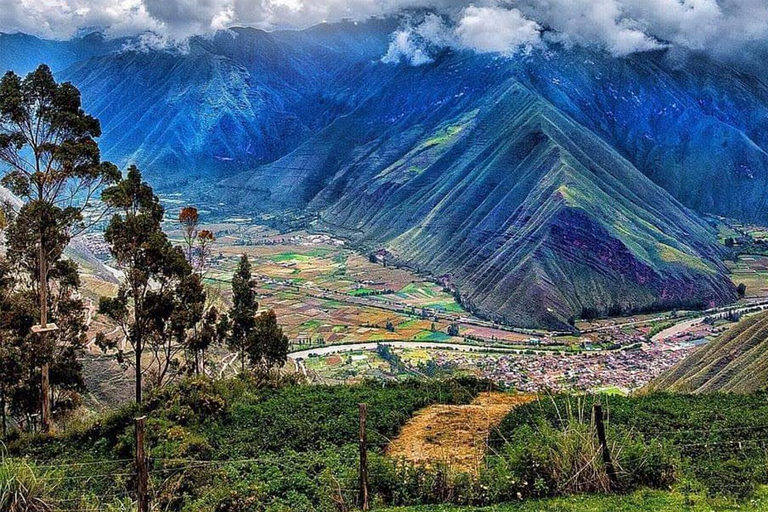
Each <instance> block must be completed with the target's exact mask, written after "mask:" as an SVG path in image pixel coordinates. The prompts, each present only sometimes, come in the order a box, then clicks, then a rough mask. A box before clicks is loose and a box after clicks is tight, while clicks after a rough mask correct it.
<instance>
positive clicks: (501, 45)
mask: <svg viewBox="0 0 768 512" xmlns="http://www.w3.org/2000/svg"><path fill="white" fill-rule="evenodd" d="M456 36H457V37H458V40H459V43H460V45H461V46H463V47H464V48H470V49H473V50H476V51H478V52H490V53H501V54H504V55H510V54H514V53H515V52H517V51H518V50H519V49H520V48H531V47H533V46H535V45H537V44H538V43H539V42H540V39H541V26H540V25H539V24H538V23H536V22H535V21H532V20H529V19H526V18H525V17H523V15H522V14H521V13H520V11H518V10H517V9H504V8H500V7H475V6H474V5H472V6H469V7H467V8H466V9H464V11H462V13H461V18H460V20H459V22H458V24H457V26H456Z"/></svg>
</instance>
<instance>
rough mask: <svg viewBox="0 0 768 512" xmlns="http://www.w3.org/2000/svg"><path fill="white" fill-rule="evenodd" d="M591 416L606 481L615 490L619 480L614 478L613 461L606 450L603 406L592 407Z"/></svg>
mask: <svg viewBox="0 0 768 512" xmlns="http://www.w3.org/2000/svg"><path fill="white" fill-rule="evenodd" d="M592 416H593V417H594V421H595V428H596V430H597V440H598V442H599V443H600V449H601V450H602V452H603V463H604V464H605V471H606V473H608V480H609V481H610V486H611V490H615V489H616V487H617V485H618V483H619V479H618V477H617V476H616V469H615V468H614V467H613V460H611V451H610V449H609V448H608V441H607V440H606V439H605V425H604V424H603V406H602V405H601V404H593V405H592Z"/></svg>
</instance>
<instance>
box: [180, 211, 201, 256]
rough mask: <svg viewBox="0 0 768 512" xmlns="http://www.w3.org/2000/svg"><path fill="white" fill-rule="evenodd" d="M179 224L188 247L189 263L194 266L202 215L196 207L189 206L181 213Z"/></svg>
mask: <svg viewBox="0 0 768 512" xmlns="http://www.w3.org/2000/svg"><path fill="white" fill-rule="evenodd" d="M179 224H181V229H182V234H183V236H184V243H185V244H186V246H187V261H189V264H190V265H191V264H192V251H193V249H194V247H195V242H196V241H197V234H198V226H199V224H200V214H199V213H198V211H197V208H195V207H194V206H187V207H184V208H182V209H181V211H180V212H179Z"/></svg>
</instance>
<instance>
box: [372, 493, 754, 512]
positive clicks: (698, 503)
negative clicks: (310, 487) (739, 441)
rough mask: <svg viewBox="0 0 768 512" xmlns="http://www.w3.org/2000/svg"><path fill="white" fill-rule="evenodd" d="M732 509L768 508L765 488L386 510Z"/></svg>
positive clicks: (585, 511) (710, 511) (618, 511)
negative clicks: (738, 496)
mask: <svg viewBox="0 0 768 512" xmlns="http://www.w3.org/2000/svg"><path fill="white" fill-rule="evenodd" d="M731 510H753V511H758V512H761V511H768V488H766V487H761V488H760V489H759V491H758V492H757V493H756V495H755V497H754V498H753V499H752V500H750V501H749V503H748V504H745V503H743V502H737V501H734V500H730V499H726V498H709V497H706V496H704V495H701V494H688V493H684V492H681V491H680V490H675V491H672V492H668V491H651V490H641V491H636V492H634V493H632V494H629V495H616V496H604V495H581V496H568V497H564V498H551V499H542V500H525V501H521V502H518V503H507V504H502V505H493V506H490V507H451V506H432V507H399V508H389V509H386V512H651V511H661V512H667V511H668V512H681V511H685V512H705V511H706V512H715V511H716V512H720V511H723V512H725V511H731Z"/></svg>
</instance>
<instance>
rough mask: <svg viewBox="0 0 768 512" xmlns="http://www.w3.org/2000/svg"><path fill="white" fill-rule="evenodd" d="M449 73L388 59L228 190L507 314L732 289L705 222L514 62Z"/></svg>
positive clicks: (689, 300)
mask: <svg viewBox="0 0 768 512" xmlns="http://www.w3.org/2000/svg"><path fill="white" fill-rule="evenodd" d="M477 64H478V61H477V60H476V59H475V58H474V57H471V56H467V55H463V56H452V57H446V58H445V60H444V61H443V62H442V63H441V64H440V65H441V66H446V67H447V68H448V69H452V70H454V72H457V71H458V70H462V68H465V67H467V66H468V67H474V66H477ZM495 65H496V63H495V61H494V60H487V61H486V62H485V63H484V64H483V66H489V67H491V68H492V67H493V66H495ZM374 66H375V65H374ZM374 73H375V71H374ZM461 74H462V76H463V77H464V79H462V80H445V77H444V76H443V75H442V74H440V73H434V72H432V71H430V69H428V68H411V67H405V66H403V67H398V68H389V69H388V70H387V73H386V75H387V78H386V82H385V83H384V86H383V87H381V89H380V90H379V92H378V93H377V94H376V95H374V96H372V97H371V98H370V99H368V100H367V101H365V102H363V103H362V104H361V105H360V107H358V108H357V109H355V111H354V112H352V113H350V114H349V115H346V116H344V117H342V118H340V119H338V120H336V121H335V122H333V123H332V124H331V125H329V126H328V127H327V128H325V129H324V130H322V131H321V132H320V133H319V134H318V135H316V136H314V137H312V138H311V139H310V140H308V141H307V142H305V143H304V144H302V145H301V146H299V148H297V149H296V150H295V151H293V152H292V153H290V154H289V155H287V156H285V157H283V158H282V159H280V160H278V161H276V162H274V163H272V164H270V165H267V166H263V167H261V168H259V169H257V170H256V171H252V172H248V173H243V174H242V175H239V176H237V177H234V178H230V179H228V180H226V181H225V182H224V183H223V188H224V190H225V193H226V195H227V197H229V198H239V199H240V200H241V201H243V202H247V201H253V199H254V198H255V197H256V198H258V201H259V202H260V203H262V204H270V203H271V204H273V205H275V207H277V208H296V207H299V206H304V207H307V208H309V209H311V210H315V211H317V212H319V215H320V218H321V223H322V225H324V226H326V227H328V228H330V229H332V230H334V231H335V232H337V233H338V232H340V233H344V234H346V235H347V236H349V237H350V238H351V239H353V240H355V241H356V242H357V243H359V244H361V245H364V246H367V247H371V248H379V247H383V248H385V249H386V250H387V251H388V252H389V253H390V258H393V259H395V260H397V261H398V262H400V263H403V264H407V265H411V266H414V267H417V268H419V269H421V270H426V271H429V272H432V273H433V274H435V275H440V276H443V278H444V279H447V280H449V281H450V283H451V285H452V286H454V287H455V288H456V289H457V291H458V294H459V296H460V298H461V301H462V303H463V304H464V305H465V306H467V307H468V308H470V309H471V310H473V311H474V312H476V313H477V314H480V315H481V316H485V317H488V318H493V319H496V320H499V321H502V322H506V323H511V324H515V325H523V326H527V327H540V326H542V325H545V326H548V327H554V328H561V329H562V328H567V321H568V319H569V318H572V317H577V316H587V315H591V314H600V313H602V314H605V313H609V312H612V313H616V312H634V311H641V310H646V309H662V308H674V307H696V306H702V305H712V304H719V303H723V302H727V301H729V300H732V299H733V298H734V291H733V285H732V284H731V283H730V282H729V281H728V279H727V278H726V277H725V275H724V272H725V270H724V267H723V265H722V263H720V257H721V253H720V251H719V249H718V247H717V246H716V244H715V243H714V237H713V233H712V232H711V229H710V228H709V227H708V226H707V225H706V224H704V223H703V222H702V221H700V220H699V219H698V218H697V216H696V215H694V214H693V213H692V212H691V211H690V210H688V209H687V208H685V207H684V206H682V205H681V204H680V203H678V202H677V201H676V200H675V199H673V198H672V197H671V196H670V195H669V194H667V193H666V192H665V191H664V190H662V189H661V188H660V187H658V186H657V185H655V184H654V183H653V182H652V181H651V180H649V179H648V178H647V177H646V176H644V175H643V174H642V173H641V172H640V171H639V170H638V169H637V168H635V167H634V166H633V165H632V164H631V163H630V162H629V161H627V160H626V159H625V158H623V157H622V156H621V155H620V154H619V153H618V152H617V151H615V150H614V149H612V148H611V147H610V146H608V145H607V144H606V143H605V141H604V140H602V139H601V138H600V137H598V136H597V135H595V134H594V133H593V132H591V131H590V130H588V129H586V128H585V127H583V126H582V125H580V124H579V123H577V122H575V121H574V120H573V119H571V118H569V117H568V116H567V115H565V114H563V113H562V112H561V111H560V110H559V109H557V108H556V107H555V106H554V105H552V104H551V103H550V102H549V101H547V100H546V99H545V98H544V97H542V96H541V95H540V94H538V93H537V92H536V91H534V90H532V89H531V88H530V87H529V86H528V85H526V84H524V83H522V82H521V81H520V80H519V79H518V78H517V77H516V76H515V73H506V74H498V75H496V76H497V77H498V83H489V82H488V80H487V74H486V73H483V68H482V67H481V68H480V69H473V70H472V72H464V73H461ZM382 80H384V78H382ZM413 90H417V91H420V94H419V95H414V94H412V91H413Z"/></svg>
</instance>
